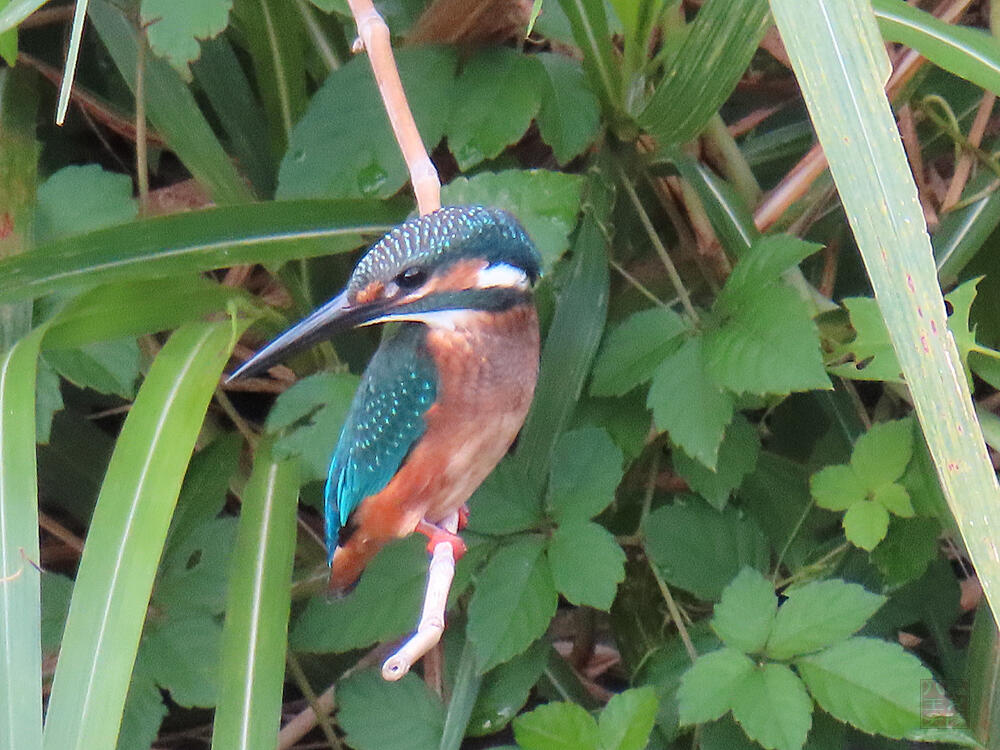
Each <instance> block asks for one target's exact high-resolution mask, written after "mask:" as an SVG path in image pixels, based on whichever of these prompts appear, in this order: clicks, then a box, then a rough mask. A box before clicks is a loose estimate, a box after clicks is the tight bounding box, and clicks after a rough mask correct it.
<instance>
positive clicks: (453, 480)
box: [332, 305, 539, 588]
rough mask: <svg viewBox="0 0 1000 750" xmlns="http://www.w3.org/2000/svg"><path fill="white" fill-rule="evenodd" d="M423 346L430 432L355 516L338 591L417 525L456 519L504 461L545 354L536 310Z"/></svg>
mask: <svg viewBox="0 0 1000 750" xmlns="http://www.w3.org/2000/svg"><path fill="white" fill-rule="evenodd" d="M427 346H428V349H429V350H430V352H431V354H432V356H433V357H434V361H435V363H436V365H437V367H438V373H439V378H440V380H439V382H438V395H437V400H436V401H435V403H434V405H433V406H432V407H431V408H430V409H429V410H428V412H427V414H426V415H425V421H426V423H427V430H426V432H425V433H424V435H423V437H422V438H421V439H420V440H419V441H418V442H417V444H416V445H415V446H414V448H413V450H412V452H411V453H410V455H409V456H408V457H407V459H406V461H405V462H404V463H403V465H402V466H401V467H400V470H399V471H398V472H397V474H396V476H395V477H393V479H392V481H390V482H389V484H388V485H387V486H386V487H385V489H383V490H382V491H381V492H379V493H378V494H376V495H372V496H371V497H369V498H366V499H365V500H364V501H363V502H362V503H361V505H360V506H359V507H358V509H357V510H356V511H355V513H354V516H353V517H352V525H355V524H356V528H355V529H354V530H353V531H352V533H351V535H350V537H349V539H348V541H347V543H346V544H345V545H344V546H343V547H341V548H338V549H337V551H336V553H335V554H334V559H333V584H332V585H333V586H334V587H336V588H344V587H345V586H348V585H350V584H351V583H353V582H354V580H356V578H357V576H359V575H360V573H361V570H362V569H363V568H364V565H365V564H367V562H368V560H369V559H371V557H372V556H374V554H375V553H376V552H377V551H378V549H380V548H381V547H382V546H384V545H385V544H386V543H388V542H389V541H391V540H392V539H395V538H398V537H403V536H406V535H408V534H410V533H411V532H412V531H413V530H414V529H415V528H416V525H417V523H418V522H419V521H420V520H421V519H426V520H427V521H429V522H431V523H440V522H441V521H443V520H444V519H445V518H447V517H448V516H450V515H451V514H452V513H454V512H455V511H457V510H458V509H459V508H460V507H461V506H462V504H463V503H465V501H466V500H468V499H469V497H470V496H471V495H472V493H473V492H474V491H475V490H476V488H477V487H478V486H479V485H480V484H481V483H482V481H483V480H484V479H485V478H486V476H487V475H488V474H489V473H490V472H491V471H492V470H493V468H494V467H495V466H496V465H497V463H498V462H499V461H500V459H501V458H503V456H504V455H505V454H506V452H507V450H508V449H509V448H510V445H511V443H512V442H513V441H514V438H515V437H516V436H517V432H518V430H520V429H521V425H522V424H523V423H524V418H525V417H526V416H527V413H528V408H529V407H530V406H531V398H532V396H533V395H534V391H535V382H536V380H537V379H538V355H539V338H538V317H537V314H536V313H535V309H534V307H532V306H531V305H525V306H523V307H517V308H513V309H511V310H509V311H506V312H503V313H500V314H496V313H485V312H469V313H466V314H463V315H462V316H461V319H459V320H458V321H457V322H456V326H455V329H454V330H451V329H447V328H435V329H432V330H430V331H429V332H428V335H427ZM348 579H349V580H348Z"/></svg>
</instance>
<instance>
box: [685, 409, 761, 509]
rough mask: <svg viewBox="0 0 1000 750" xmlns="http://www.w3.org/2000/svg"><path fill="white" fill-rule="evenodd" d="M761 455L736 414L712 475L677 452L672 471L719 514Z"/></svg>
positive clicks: (756, 441) (750, 429)
mask: <svg viewBox="0 0 1000 750" xmlns="http://www.w3.org/2000/svg"><path fill="white" fill-rule="evenodd" d="M759 454H760V438H758V436H757V431H756V430H755V429H754V428H753V427H752V426H751V425H750V423H749V422H748V421H747V420H746V418H745V417H744V416H743V415H741V414H737V415H736V416H735V417H733V421H732V422H731V423H730V425H729V426H728V427H727V428H726V435H725V437H724V438H723V439H722V445H720V446H719V461H718V466H717V468H716V470H715V471H712V470H711V469H709V468H707V467H706V466H705V465H704V464H702V463H700V462H698V461H695V460H694V459H693V458H691V457H689V456H688V455H687V454H686V453H685V452H684V451H683V450H681V449H680V448H678V449H677V450H676V451H675V452H674V454H673V461H674V470H675V471H676V472H677V473H678V474H680V475H681V476H682V477H684V478H685V479H686V480H687V483H688V486H689V487H690V488H691V489H692V490H693V491H695V492H697V493H698V494H699V495H701V496H702V497H703V498H705V499H706V500H708V502H709V503H710V504H711V506H712V507H713V508H716V509H718V510H722V509H723V508H724V507H726V503H727V502H729V495H730V494H731V493H732V491H733V490H734V489H736V488H737V487H739V486H740V483H741V482H742V481H743V477H745V476H746V475H747V474H749V473H750V472H751V471H753V470H754V467H755V466H756V465H757V456H758V455H759Z"/></svg>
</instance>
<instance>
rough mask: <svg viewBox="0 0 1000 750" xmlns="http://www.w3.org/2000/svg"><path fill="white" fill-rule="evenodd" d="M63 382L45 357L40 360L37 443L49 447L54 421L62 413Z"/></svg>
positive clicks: (36, 386)
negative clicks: (59, 412)
mask: <svg viewBox="0 0 1000 750" xmlns="http://www.w3.org/2000/svg"><path fill="white" fill-rule="evenodd" d="M61 385H62V383H61V381H60V380H59V374H58V373H57V372H56V371H55V368H53V367H52V365H50V364H49V363H48V360H46V359H45V357H42V358H41V359H39V360H38V372H37V374H36V376H35V442H37V443H39V444H41V445H47V444H48V442H49V440H50V438H51V437H52V434H51V433H52V419H53V417H54V416H55V414H56V412H58V411H62V408H63V398H62V388H61Z"/></svg>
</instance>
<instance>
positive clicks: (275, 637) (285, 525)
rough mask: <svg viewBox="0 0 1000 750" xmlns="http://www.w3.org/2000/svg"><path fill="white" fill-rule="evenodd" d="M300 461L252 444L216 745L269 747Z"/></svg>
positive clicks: (281, 675)
mask: <svg viewBox="0 0 1000 750" xmlns="http://www.w3.org/2000/svg"><path fill="white" fill-rule="evenodd" d="M298 488H299V481H298V468H297V467H296V465H295V462H294V461H278V460H276V459H274V458H273V457H272V454H271V451H270V446H269V445H268V443H267V442H266V441H265V442H263V443H261V444H259V445H258V446H257V451H256V455H255V456H254V470H253V473H252V474H251V475H250V481H249V482H248V483H247V486H246V488H245V489H244V491H243V508H242V512H241V513H240V522H239V530H238V532H237V536H236V549H235V551H234V553H233V568H232V569H233V570H235V571H239V573H240V574H238V575H234V576H232V579H231V582H230V585H229V593H228V596H227V599H226V622H225V626H224V629H223V633H222V657H221V659H220V663H219V667H218V673H219V674H220V675H224V676H225V678H224V679H222V680H220V683H221V684H220V688H219V701H218V707H217V708H216V712H215V724H214V727H213V730H212V747H213V748H215V750H221V749H223V748H224V749H225V750H264V748H273V747H274V745H275V739H276V737H277V734H278V727H279V724H280V720H281V691H282V685H283V683H284V679H285V651H286V649H287V647H288V612H289V607H290V605H291V599H290V583H291V577H292V563H293V559H294V556H295V527H296V516H297V510H298V504H297V503H296V499H297V496H298Z"/></svg>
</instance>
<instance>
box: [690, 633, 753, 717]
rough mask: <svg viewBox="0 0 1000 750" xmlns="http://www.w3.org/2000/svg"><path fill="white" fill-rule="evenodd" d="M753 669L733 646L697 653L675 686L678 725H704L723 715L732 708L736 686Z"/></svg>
mask: <svg viewBox="0 0 1000 750" xmlns="http://www.w3.org/2000/svg"><path fill="white" fill-rule="evenodd" d="M753 670H754V663H753V662H752V661H751V660H750V659H749V658H748V657H747V655H746V654H744V653H742V652H740V651H737V650H736V649H734V648H721V649H719V650H718V651H710V652H709V653H707V654H702V655H701V656H699V657H698V658H697V659H696V660H695V662H694V664H692V665H691V668H690V669H688V671H687V672H685V673H684V676H683V677H681V684H680V687H678V688H677V704H678V706H679V708H680V722H681V724H703V723H705V722H706V721H713V720H715V719H718V718H719V717H720V716H722V715H723V714H725V713H726V712H727V711H729V710H730V709H731V708H732V707H733V696H734V695H735V693H736V689H737V687H738V686H739V685H740V684H741V683H742V682H743V681H744V680H745V679H746V678H747V677H748V676H749V675H750V673H751V672H753Z"/></svg>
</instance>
